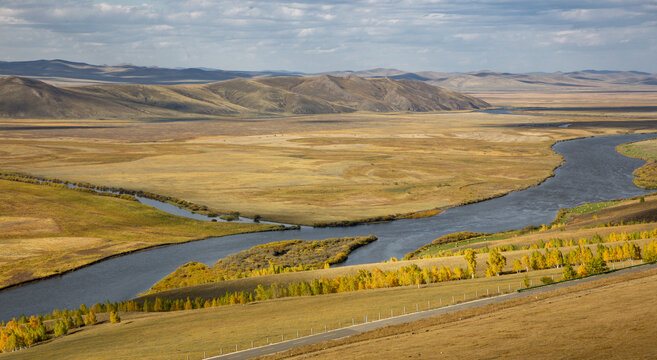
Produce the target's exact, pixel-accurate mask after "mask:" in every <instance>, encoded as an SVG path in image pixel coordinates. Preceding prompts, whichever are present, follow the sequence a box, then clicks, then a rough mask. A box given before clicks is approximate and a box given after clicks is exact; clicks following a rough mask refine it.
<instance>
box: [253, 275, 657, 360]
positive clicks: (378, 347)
mask: <svg viewBox="0 0 657 360" xmlns="http://www.w3.org/2000/svg"><path fill="white" fill-rule="evenodd" d="M596 283H597V284H596ZM596 283H593V284H583V285H579V286H577V287H575V288H573V289H566V290H565V291H562V290H557V291H554V292H551V293H546V294H541V295H537V296H536V298H533V297H529V298H524V299H518V300H516V301H512V302H507V303H502V304H495V305H488V306H485V307H482V308H477V309H471V310H465V311H459V312H456V313H453V314H448V315H443V316H439V317H435V318H431V319H426V320H420V321H417V322H414V323H409V324H404V325H399V326H393V327H389V328H384V329H380V330H375V331H372V332H368V333H364V334H361V335H357V336H355V337H351V338H347V339H344V340H337V341H335V342H329V343H322V344H318V345H314V346H309V347H305V348H300V349H294V350H291V351H290V352H288V353H287V354H285V353H284V354H279V355H274V356H270V357H265V358H267V359H283V358H285V359H338V358H339V359H401V358H412V359H500V358H505V359H600V358H605V359H654V358H655V357H657V344H655V341H654V334H655V332H656V331H657V325H656V324H655V321H654V320H655V317H657V309H655V307H654V306H653V302H654V294H655V291H657V271H655V270H650V271H646V272H643V273H639V274H630V275H625V276H620V277H618V278H612V279H607V280H602V281H597V282H596ZM295 354H299V355H297V356H294V355H295Z"/></svg>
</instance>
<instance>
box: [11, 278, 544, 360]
mask: <svg viewBox="0 0 657 360" xmlns="http://www.w3.org/2000/svg"><path fill="white" fill-rule="evenodd" d="M554 273H556V271H554V270H547V271H537V272H534V273H532V274H530V275H532V279H533V281H534V283H538V282H539V278H540V277H541V276H549V275H550V274H554ZM522 276H523V275H508V276H501V277H497V278H483V279H474V280H467V281H454V282H448V283H442V284H433V285H427V286H422V287H420V288H418V287H415V286H410V287H403V288H389V289H377V290H367V291H357V292H350V293H341V294H330V295H322V296H309V297H295V298H283V299H277V300H269V301H262V302H256V303H251V304H248V305H234V306H222V307H216V308H208V309H199V310H190V311H176V312H169V313H121V318H122V322H121V323H120V324H118V325H115V324H108V323H104V324H100V325H97V326H93V327H90V328H83V329H82V330H81V331H79V332H76V333H74V334H71V335H68V336H65V337H63V338H60V339H56V340H54V341H50V342H48V343H45V344H42V345H38V346H35V347H33V348H30V349H27V350H24V351H19V352H15V353H11V354H0V358H2V359H4V358H7V359H46V358H47V359H49V360H57V359H71V358H76V357H84V358H93V359H99V360H101V359H135V358H148V359H179V360H183V359H185V358H186V356H187V355H189V356H190V359H200V358H201V357H202V355H203V352H206V353H207V354H206V355H208V356H209V355H217V354H218V353H219V347H220V346H222V347H223V349H224V353H226V352H228V351H233V350H234V349H235V344H238V345H239V347H240V348H241V349H244V348H245V347H247V346H248V347H250V346H251V341H252V340H253V341H255V345H263V344H265V342H266V337H267V336H269V338H270V341H273V340H276V341H279V340H280V336H281V334H283V335H284V336H285V338H286V339H290V338H293V337H296V331H297V330H299V331H300V335H308V334H309V333H310V328H311V327H312V328H313V329H314V332H315V333H317V332H320V331H324V325H327V328H328V329H334V328H336V327H338V326H339V325H340V324H341V325H342V326H346V325H349V324H351V321H352V318H354V320H355V321H356V322H363V320H364V317H365V315H366V314H367V315H368V318H369V320H370V321H371V320H373V319H375V318H377V317H378V314H379V312H380V313H381V316H382V317H387V316H389V315H390V311H391V309H392V310H393V311H394V314H397V315H399V314H401V313H402V312H403V309H404V307H406V310H407V312H412V311H415V307H416V304H418V306H419V307H420V309H426V307H427V305H428V303H427V301H430V302H431V304H430V305H431V306H432V307H438V306H439V305H440V303H441V299H442V304H443V305H446V304H448V303H451V301H452V296H455V300H456V301H459V300H462V299H463V293H466V298H468V299H472V298H473V297H474V296H475V291H476V292H477V295H479V296H481V295H482V294H485V292H486V289H489V291H490V292H492V293H494V292H497V287H498V286H500V288H501V290H506V291H508V287H509V285H510V286H511V288H512V289H516V288H518V287H519V286H520V281H521V278H522ZM318 309H321V311H317V310H318Z"/></svg>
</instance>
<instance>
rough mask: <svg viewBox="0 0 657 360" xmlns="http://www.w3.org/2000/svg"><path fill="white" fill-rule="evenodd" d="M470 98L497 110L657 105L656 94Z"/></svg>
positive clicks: (570, 93) (485, 95) (537, 94)
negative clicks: (505, 108)
mask: <svg viewBox="0 0 657 360" xmlns="http://www.w3.org/2000/svg"><path fill="white" fill-rule="evenodd" d="M469 95H472V96H475V97H478V98H481V99H483V100H485V101H487V102H489V103H491V104H495V105H497V106H514V107H534V106H536V107H564V106H566V107H567V106H571V107H574V106H583V107H615V106H618V107H625V106H654V105H655V103H657V91H642V92H640V93H637V92H623V91H563V92H545V91H543V92H541V91H523V92H521V93H519V92H517V91H496V92H470V93H469Z"/></svg>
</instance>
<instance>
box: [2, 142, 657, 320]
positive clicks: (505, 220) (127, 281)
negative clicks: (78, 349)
mask: <svg viewBox="0 0 657 360" xmlns="http://www.w3.org/2000/svg"><path fill="white" fill-rule="evenodd" d="M654 136H655V135H654V134H652V135H647V134H643V135H638V134H633V135H616V136H605V137H595V138H586V139H577V140H570V141H565V142H560V143H557V144H555V145H554V147H553V149H554V150H555V151H556V152H558V153H560V154H561V155H563V157H564V158H565V160H566V161H565V163H564V164H563V165H562V166H561V167H559V168H558V169H556V170H555V176H554V177H552V178H549V179H547V180H546V181H545V182H543V183H542V184H540V185H538V186H536V187H532V188H529V189H526V190H523V191H518V192H513V193H510V194H508V195H505V196H503V197H499V198H496V199H491V200H487V201H483V202H480V203H476V204H470V205H466V206H460V207H456V208H453V209H449V210H447V211H445V212H443V213H441V214H440V215H437V216H434V217H429V218H424V219H408V220H397V221H393V222H389V223H379V224H368V225H360V226H354V227H345V228H311V227H302V228H301V229H300V230H289V231H277V232H266V233H254V234H241V235H232V236H226V237H221V238H210V239H207V240H202V241H196V242H190V243H186V244H180V245H175V246H168V247H163V248H157V249H152V250H148V251H142V252H137V253H134V254H130V255H126V256H122V257H117V258H113V259H110V260H107V261H104V262H101V263H98V264H95V265H92V266H89V267H86V268H83V269H80V270H78V271H74V272H71V273H69V274H66V275H63V276H61V277H56V278H51V279H48V280H44V281H40V282H36V283H33V284H30V285H26V286H22V287H17V288H13V289H9V290H6V291H3V292H0V319H8V318H11V317H13V316H18V315H20V314H27V315H29V314H34V313H46V312H50V311H51V310H52V309H54V308H75V307H77V306H79V305H80V304H82V303H85V304H93V303H96V302H104V301H106V300H110V301H121V300H127V299H130V298H133V297H135V296H136V295H137V294H139V293H140V292H143V291H145V290H147V289H148V288H149V287H150V286H151V285H152V284H154V283H155V282H157V281H158V280H160V279H161V278H162V277H164V276H166V275H167V274H169V273H171V272H172V271H173V270H174V269H176V268H177V267H178V266H180V265H182V264H184V263H186V262H189V261H199V262H203V263H206V264H212V263H214V262H215V261H217V259H219V258H221V257H224V256H226V255H229V254H232V253H235V252H238V251H241V250H244V249H248V248H250V247H253V246H255V245H258V244H263V243H268V242H272V241H279V240H289V239H304V240H319V239H326V238H334V237H343V236H360V235H368V234H374V235H376V236H377V237H378V238H379V240H378V241H376V242H374V243H371V244H370V245H368V246H366V247H362V248H359V249H357V250H356V251H354V252H353V253H352V254H351V255H349V259H348V260H347V262H346V263H345V264H344V265H356V264H364V263H371V262H378V261H382V260H386V259H389V258H390V257H393V256H395V257H398V258H401V257H403V256H404V254H406V253H408V252H410V251H413V250H415V249H417V248H418V247H420V246H422V245H424V244H426V243H429V242H431V240H433V239H435V238H437V237H439V236H441V235H445V234H448V233H453V232H458V231H465V230H471V231H478V232H496V231H501V230H507V229H518V228H523V227H525V226H528V225H539V224H545V223H550V222H551V221H552V220H553V219H554V217H555V215H556V213H557V211H558V210H559V209H560V208H564V207H573V206H577V205H581V204H583V203H586V202H598V201H605V200H611V199H618V198H626V197H631V196H637V195H641V194H645V193H647V191H644V190H642V189H639V188H637V187H636V186H634V184H633V183H632V178H633V176H632V171H633V170H634V169H636V168H638V167H639V166H641V165H643V163H644V162H643V161H642V160H638V159H633V158H628V157H625V156H623V155H620V154H619V153H617V152H616V151H615V147H616V146H617V145H619V144H622V143H626V142H630V141H637V140H642V139H647V138H651V137H654ZM141 201H143V202H145V203H147V204H149V205H152V206H155V207H158V208H161V209H162V210H165V211H174V212H176V213H177V214H178V215H185V212H181V211H177V210H175V208H174V209H171V208H170V205H168V204H161V203H158V202H155V201H152V200H147V199H142V200H141ZM194 217H198V216H197V215H194Z"/></svg>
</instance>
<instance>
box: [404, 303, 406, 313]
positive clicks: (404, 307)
mask: <svg viewBox="0 0 657 360" xmlns="http://www.w3.org/2000/svg"><path fill="white" fill-rule="evenodd" d="M404 314H406V305H404Z"/></svg>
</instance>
